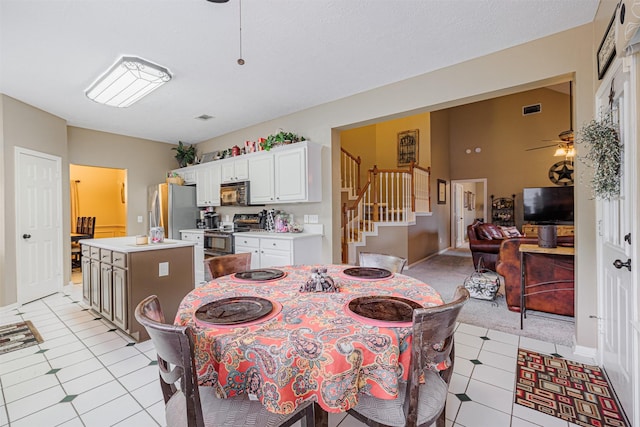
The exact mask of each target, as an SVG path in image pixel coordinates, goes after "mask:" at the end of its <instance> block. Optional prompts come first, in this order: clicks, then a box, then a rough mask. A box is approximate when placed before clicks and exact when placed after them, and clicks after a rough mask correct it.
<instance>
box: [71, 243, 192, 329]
mask: <svg viewBox="0 0 640 427" xmlns="http://www.w3.org/2000/svg"><path fill="white" fill-rule="evenodd" d="M80 244H81V246H82V296H83V300H84V302H85V303H86V304H87V305H89V306H90V307H91V309H92V310H93V311H95V312H96V313H98V314H99V315H100V316H102V317H103V318H105V319H107V320H108V321H110V322H111V323H113V324H114V325H115V326H117V327H118V328H120V329H121V330H123V331H124V332H126V333H127V334H129V335H131V336H132V337H133V338H134V339H135V340H136V341H144V340H146V339H148V338H149V336H148V335H147V332H146V330H145V329H144V327H142V325H140V324H139V323H138V322H137V321H136V320H135V318H134V315H133V311H134V309H135V307H136V305H137V304H138V303H139V302H140V301H142V299H144V298H146V297H147V296H149V295H153V294H155V295H157V296H158V297H159V298H160V300H161V301H162V309H163V311H164V312H165V316H166V317H167V319H171V318H173V317H174V316H175V314H176V312H177V310H178V305H179V304H180V301H181V300H182V298H183V297H184V296H185V295H186V294H187V293H189V292H190V291H191V290H192V289H193V288H194V282H195V278H194V245H195V244H196V243H195V242H193V241H182V240H165V241H164V242H162V243H151V244H145V245H136V237H135V236H128V237H114V238H107V239H87V240H82V241H80Z"/></svg>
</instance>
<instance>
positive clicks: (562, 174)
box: [549, 160, 573, 186]
mask: <svg viewBox="0 0 640 427" xmlns="http://www.w3.org/2000/svg"><path fill="white" fill-rule="evenodd" d="M549 179H550V180H551V182H553V183H554V184H556V185H565V186H566V185H573V162H572V161H571V160H562V161H560V162H558V163H556V164H554V165H553V166H551V167H550V168H549Z"/></svg>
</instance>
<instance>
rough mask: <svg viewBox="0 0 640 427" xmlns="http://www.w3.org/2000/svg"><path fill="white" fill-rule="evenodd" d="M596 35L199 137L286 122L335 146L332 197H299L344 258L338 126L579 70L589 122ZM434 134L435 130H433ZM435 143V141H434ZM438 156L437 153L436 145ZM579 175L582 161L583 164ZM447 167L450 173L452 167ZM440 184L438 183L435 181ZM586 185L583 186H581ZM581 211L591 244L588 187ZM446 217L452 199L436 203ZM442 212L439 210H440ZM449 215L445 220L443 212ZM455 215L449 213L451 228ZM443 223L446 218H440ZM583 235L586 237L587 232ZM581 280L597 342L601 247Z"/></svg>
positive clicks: (581, 315) (532, 46)
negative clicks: (597, 258)
mask: <svg viewBox="0 0 640 427" xmlns="http://www.w3.org/2000/svg"><path fill="white" fill-rule="evenodd" d="M594 50H595V48H594V42H593V28H592V25H590V24H589V25H584V26H581V27H578V28H575V29H572V30H569V31H565V32H562V33H559V34H555V35H552V36H549V37H546V38H543V39H540V40H536V41H533V42H530V43H527V44H524V45H521V46H516V47H513V48H510V49H506V50H503V51H500V52H497V53H494V54H492V55H487V56H484V57H481V58H477V59H474V60H471V61H467V62H464V63H461V64H457V65H454V66H451V67H448V68H445V69H441V70H437V71H434V72H431V73H428V74H424V75H421V76H417V77H414V78H411V79H407V80H404V81H401V82H398V83H395V84H391V85H387V86H384V87H381V88H378V89H374V90H371V91H367V92H364V93H361V94H358V95H354V96H351V97H348V98H344V99H341V100H338V101H335V102H330V103H327V104H323V105H320V106H317V107H314V108H310V109H307V110H304V111H300V112H298V113H295V114H291V115H288V116H285V117H281V118H279V119H277V120H272V121H268V122H265V123H262V124H259V125H256V126H252V127H249V128H245V129H241V130H238V131H236V132H232V133H229V134H227V135H223V136H220V137H218V138H214V139H211V140H208V141H205V142H203V143H202V144H199V148H200V149H201V150H202V151H203V152H206V151H210V150H212V149H222V148H227V147H231V146H233V145H236V144H238V143H239V142H240V141H244V140H247V139H250V140H255V139H257V138H258V137H260V136H265V135H268V134H270V133H272V132H273V130H274V129H277V128H283V129H287V130H291V131H294V132H297V133H300V134H303V135H305V136H306V137H307V138H309V139H310V140H312V141H315V142H318V143H320V144H322V145H325V146H326V147H330V155H323V177H324V178H323V199H324V200H326V201H331V203H321V204H310V205H305V204H300V205H296V207H297V208H298V209H300V210H309V211H311V210H313V211H315V213H318V214H319V215H320V219H321V222H322V223H324V225H325V227H326V228H327V230H328V232H327V233H326V236H325V239H324V241H323V258H324V259H325V260H327V261H329V260H332V261H334V262H338V261H339V260H340V225H339V224H340V216H341V214H340V203H339V202H340V195H339V194H338V192H333V191H332V189H334V188H335V189H338V188H339V187H340V169H339V168H340V162H339V160H338V159H339V153H340V138H339V132H337V131H339V130H346V129H350V128H354V127H359V126H365V125H368V124H373V123H377V122H382V121H386V120H390V119H395V118H400V117H406V116H410V115H414V114H419V113H423V112H426V111H437V110H441V109H444V108H450V107H454V106H457V105H463V104H468V103H470V102H474V101H480V100H486V99H490V98H495V97H497V96H502V95H509V94H513V93H517V92H521V91H523V90H530V89H535V88H539V87H543V86H546V85H549V84H554V83H558V82H561V81H566V80H567V78H568V77H571V76H575V83H576V84H575V91H574V93H575V97H576V111H575V115H576V119H577V120H576V121H575V123H582V122H585V121H587V120H589V119H590V118H591V117H592V116H593V93H594V63H593V57H594V56H593V54H594ZM432 137H433V136H432ZM433 146H435V144H433ZM431 155H432V163H433V166H434V167H435V166H436V164H437V163H436V156H435V154H434V153H433V152H432V153H431ZM442 169H446V171H443V170H440V169H438V170H434V171H433V176H434V179H435V178H436V177H438V178H443V177H444V178H448V177H449V175H448V162H447V166H444V165H442ZM576 169H577V174H578V175H579V174H580V166H579V165H578V166H577V167H576ZM445 172H446V174H445ZM432 184H433V183H432ZM579 187H581V186H580V185H579ZM577 204H578V213H577V214H576V216H577V217H578V216H582V217H583V218H584V221H582V222H581V221H579V220H578V221H577V224H578V233H581V232H582V233H584V236H585V237H586V239H585V243H586V244H591V245H592V244H593V242H594V241H595V238H594V236H593V231H592V230H593V229H595V222H594V217H593V211H594V203H593V201H591V200H590V199H589V196H588V190H586V189H584V188H582V187H581V188H579V189H578V191H577ZM437 209H438V211H440V210H442V211H443V212H442V213H445V215H444V216H441V215H438V216H437V218H445V217H447V215H448V212H449V210H448V209H449V204H447V205H439V206H437ZM435 215H436V213H435V211H434V217H436V216H435ZM442 220H443V221H445V220H444V219H442ZM448 222H449V221H448V217H447V219H446V223H447V225H446V227H447V235H448V232H449V229H448ZM439 225H442V224H439ZM580 239H582V236H580ZM576 264H577V271H576V283H579V284H580V287H581V288H582V289H583V290H584V293H585V294H590V296H591V300H590V301H586V300H585V302H584V303H583V304H581V305H580V306H579V307H578V310H577V316H576V317H577V321H578V323H580V324H582V323H584V325H585V326H584V328H583V327H582V326H581V327H580V328H578V331H579V333H578V337H577V340H578V343H580V344H581V345H585V346H589V347H595V346H596V332H595V329H596V324H595V322H594V321H593V320H591V319H589V318H588V316H589V315H592V314H595V313H596V292H595V277H594V275H593V268H592V266H593V265H595V254H594V253H590V252H585V253H584V256H583V257H578V259H577V262H576Z"/></svg>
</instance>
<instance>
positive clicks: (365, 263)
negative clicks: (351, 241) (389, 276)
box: [359, 252, 407, 273]
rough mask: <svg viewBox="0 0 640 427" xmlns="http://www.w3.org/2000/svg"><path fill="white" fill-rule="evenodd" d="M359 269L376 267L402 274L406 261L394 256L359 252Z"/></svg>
mask: <svg viewBox="0 0 640 427" xmlns="http://www.w3.org/2000/svg"><path fill="white" fill-rule="evenodd" d="M359 264H360V267H378V268H384V269H386V270H389V271H390V272H392V273H402V270H404V267H405V265H407V259H406V258H401V257H397V256H394V255H386V254H377V253H373V252H360V262H359Z"/></svg>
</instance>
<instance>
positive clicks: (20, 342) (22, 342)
mask: <svg viewBox="0 0 640 427" xmlns="http://www.w3.org/2000/svg"><path fill="white" fill-rule="evenodd" d="M41 342H43V339H42V337H41V336H40V333H38V330H37V329H36V327H35V326H33V324H32V323H31V322H30V321H28V320H27V321H26V322H20V323H12V324H10V325H2V326H0V354H4V353H9V352H10V351H14V350H19V349H21V348H25V347H30V346H32V345H36V344H40V343H41Z"/></svg>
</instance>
